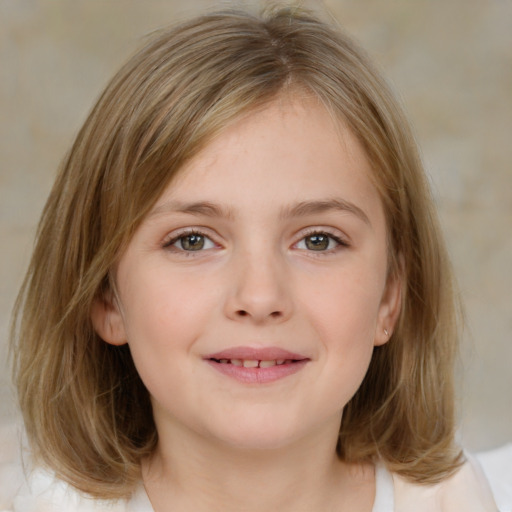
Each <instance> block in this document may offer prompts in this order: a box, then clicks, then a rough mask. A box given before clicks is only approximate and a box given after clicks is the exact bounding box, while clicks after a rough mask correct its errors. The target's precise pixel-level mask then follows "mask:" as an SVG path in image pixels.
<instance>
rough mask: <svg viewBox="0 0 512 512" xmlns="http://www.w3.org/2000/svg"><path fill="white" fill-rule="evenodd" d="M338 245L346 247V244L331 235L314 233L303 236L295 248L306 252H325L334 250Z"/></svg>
mask: <svg viewBox="0 0 512 512" xmlns="http://www.w3.org/2000/svg"><path fill="white" fill-rule="evenodd" d="M340 245H343V246H347V245H348V244H347V243H346V242H344V241H343V240H342V239H341V238H339V237H337V236H335V235H333V234H331V233H324V232H315V233H311V234H309V235H307V236H305V237H304V238H303V239H302V240H300V241H299V242H298V243H297V245H296V247H297V249H303V250H306V251H315V252H326V251H330V250H333V249H336V248H337V247H339V246H340Z"/></svg>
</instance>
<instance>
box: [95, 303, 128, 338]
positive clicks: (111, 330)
mask: <svg viewBox="0 0 512 512" xmlns="http://www.w3.org/2000/svg"><path fill="white" fill-rule="evenodd" d="M91 320H92V324H93V326H94V330H95V331H96V333H97V334H98V335H99V336H100V338H102V339H103V340H104V341H106V342H107V343H110V344H111V345H124V344H125V343H126V330H125V327H124V321H123V317H122V315H121V312H120V311H119V306H118V305H117V304H116V301H115V299H114V298H112V300H106V299H102V298H98V299H95V300H94V302H93V304H92V308H91Z"/></svg>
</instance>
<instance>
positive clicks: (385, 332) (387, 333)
mask: <svg viewBox="0 0 512 512" xmlns="http://www.w3.org/2000/svg"><path fill="white" fill-rule="evenodd" d="M384 334H385V335H386V337H388V336H389V332H388V330H387V329H384Z"/></svg>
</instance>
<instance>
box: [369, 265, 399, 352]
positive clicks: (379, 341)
mask: <svg viewBox="0 0 512 512" xmlns="http://www.w3.org/2000/svg"><path fill="white" fill-rule="evenodd" d="M401 307H402V272H401V271H400V270H397V271H394V272H390V274H389V276H388V278H387V282H386V287H385V289H384V293H383V295H382V300H381V303H380V307H379V315H378V319H377V330H376V332H375V342H374V345H375V346H380V345H384V344H385V343H387V342H388V341H389V339H390V338H391V335H392V334H393V330H394V328H395V325H396V322H397V320H398V317H399V315H400V310H401Z"/></svg>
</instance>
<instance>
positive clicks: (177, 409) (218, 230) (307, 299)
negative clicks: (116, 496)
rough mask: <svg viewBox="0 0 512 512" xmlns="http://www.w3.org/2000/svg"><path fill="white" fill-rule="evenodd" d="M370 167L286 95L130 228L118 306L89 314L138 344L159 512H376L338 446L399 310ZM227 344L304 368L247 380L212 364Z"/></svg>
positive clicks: (203, 158)
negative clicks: (281, 355)
mask: <svg viewBox="0 0 512 512" xmlns="http://www.w3.org/2000/svg"><path fill="white" fill-rule="evenodd" d="M371 172H372V171H371V167H370V164H369V162H368V160H367V157H366V155H365V153H364V151H363V149H362V147H361V145H360V144H359V143H358V141H357V140H356V138H355V137H354V136H353V135H352V134H351V133H350V131H349V130H348V129H347V128H346V127H345V126H344V125H343V124H341V123H339V122H336V121H334V120H333V118H332V116H331V115H330V114H329V113H328V112H327V111H326V109H325V108H323V107H322V106H321V105H320V104H319V102H317V101H316V100H315V99H314V98H310V97H309V98H305V97H300V98H296V97H295V98H294V97H293V96H292V97H288V96H287V97H281V98H278V99H277V100H275V101H274V102H272V103H271V104H269V105H268V106H266V107H265V108H263V109H260V110H258V111H255V112H251V113H250V114H248V115H245V116H243V117H242V118H241V119H239V120H238V121H236V122H235V123H234V124H232V125H230V126H229V127H227V128H226V129H225V130H224V131H223V132H221V133H220V135H219V136H218V137H217V138H216V139H215V140H213V141H212V142H211V143H210V144H209V145H208V146H207V147H206V148H205V149H204V150H203V151H201V152H200V153H199V154H198V155H196V157H195V158H193V159H192V160H191V161H190V162H189V163H188V164H187V165H186V166H185V168H184V169H183V170H182V172H181V173H180V174H179V176H178V177H177V179H175V180H174V181H173V183H172V184H171V185H170V186H169V187H168V188H167V189H166V190H164V191H163V193H162V195H161V197H160V199H159V200H158V201H157V204H156V205H155V208H154V209H153V211H152V212H151V213H150V214H149V215H148V217H147V218H146V219H145V220H144V221H143V223H142V224H141V226H140V228H139V229H138V231H137V232H136V233H135V235H134V237H133V239H132V240H131V242H130V244H129V246H128V248H127V250H126V252H125V253H124V254H123V255H122V257H121V258H120V261H119V265H118V268H117V276H116V277H117V285H118V297H117V299H118V300H117V301H116V303H115V304H112V305H110V306H109V305H106V304H103V303H98V304H96V305H95V307H94V308H93V322H94V324H95V327H96V330H97V331H98V333H99V334H100V335H101V336H102V337H103V339H104V340H105V341H107V342H108V343H112V344H118V345H120V344H124V343H128V344H129V345H130V350H131V353H132V355H133V358H134V361H135V364H136V367H137V370H138V371H139V374H140V376H141V378H142V380H143V381H144V383H145V385H146V386H147V388H148V390H149V392H150V395H151V397H152V403H153V408H154V417H155V422H156V425H157V429H158V433H159V444H158V447H157V450H156V452H155V454H154V456H153V457H152V458H151V459H150V460H148V461H146V462H145V464H144V467H143V475H144V482H145V486H146V489H147V491H148V495H149V497H150V499H151V501H152V503H153V507H154V509H155V511H156V512H163V511H165V510H168V509H169V510H170V509H172V510H194V511H196V512H197V511H202V510H209V511H211V510H222V511H230V510H233V511H234V510H237V511H240V510H244V511H253V510H254V511H262V510H280V511H287V510H293V511H295V512H297V511H302V510H304V511H306V510H308V511H311V510H351V511H361V512H364V511H370V510H371V508H372V503H373V496H374V492H375V490H374V471H373V468H372V467H371V466H364V465H358V466H349V465H347V464H345V463H343V462H341V461H339V460H338V458H337V456H336V452H335V447H336V440H337V435H338V430H339V425H340V421H341V417H342V412H343V407H344V406H345V404H346V403H347V402H348V401H349V400H350V398H351V397H352V396H353V394H354V393H355V392H356V390H357V389H358V387H359V385H360V383H361V381H362V379H363V377H364V375H365V373H366V371H367V368H368V365H369V362H370V359H371V356H372V351H373V348H374V346H376V345H381V344H384V343H386V342H387V340H388V338H389V336H390V334H391V332H392V329H393V327H394V324H395V322H396V319H397V316H398V313H399V303H400V285H399V282H398V279H397V278H394V277H392V276H391V277H390V276H389V275H388V263H387V258H386V255H387V242H386V240H387V237H386V224H385V217H384V212H383V208H382V204H381V201H380V199H379V196H378V194H377V191H376V189H375V188H374V186H373V185H372V183H371V180H370V178H369V176H370V173H371ZM333 201H335V202H333ZM198 203H200V204H201V205H202V206H201V207H197V204H198ZM191 204H194V205H195V206H194V207H193V208H191V207H190V205H191ZM205 204H207V205H208V207H205ZM184 205H188V206H187V207H184ZM212 205H215V208H213V209H212V208H211V206H212ZM298 205H301V207H300V208H299V207H298ZM304 205H309V206H307V207H305V206H304ZM312 205H313V206H312ZM319 205H323V206H322V207H319ZM326 205H328V207H326ZM191 231H192V232H193V233H195V235H192V237H191V235H190V233H191ZM194 236H195V237H198V238H194ZM315 236H317V237H320V238H314V237H315ZM313 242H316V245H315V244H314V243H313ZM191 243H192V245H193V246H194V247H196V248H197V247H200V250H195V251H192V250H190V246H191V245H190V244H191ZM202 244H203V245H202ZM201 247H202V248H201ZM386 331H387V334H386ZM236 346H249V347H254V348H261V347H267V346H274V347H279V348H283V349H286V350H289V351H292V352H295V353H299V354H301V355H302V356H304V357H306V358H307V363H306V364H305V365H304V366H303V367H302V368H301V369H300V370H299V371H298V372H296V373H294V374H293V375H289V376H287V377H285V378H282V379H279V380H277V381H274V382H270V383H265V384H254V383H252V384H250V383H243V382H239V381H237V380H235V379H233V378H231V377H229V376H226V375H224V374H222V373H220V372H218V371H216V370H215V369H213V368H212V366H211V365H210V364H208V362H207V361H206V360H205V359H204V358H205V356H206V355H208V354H212V353H214V352H217V351H220V350H225V349H228V348H231V347H236ZM261 489H264V490H265V491H264V492H261V491H260V490H261ZM171 505H172V506H171ZM167 507H168V508H167Z"/></svg>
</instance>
